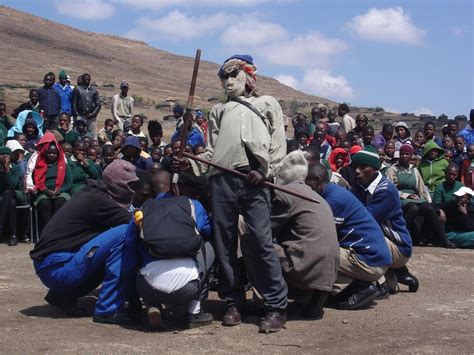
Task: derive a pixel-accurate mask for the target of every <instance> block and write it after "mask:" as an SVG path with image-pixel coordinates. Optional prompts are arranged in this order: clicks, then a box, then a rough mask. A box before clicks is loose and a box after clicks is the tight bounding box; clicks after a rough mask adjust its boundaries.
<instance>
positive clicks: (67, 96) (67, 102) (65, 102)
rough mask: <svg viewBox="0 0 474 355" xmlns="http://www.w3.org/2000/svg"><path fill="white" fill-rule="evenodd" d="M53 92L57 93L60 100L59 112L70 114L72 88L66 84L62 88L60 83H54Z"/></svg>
mask: <svg viewBox="0 0 474 355" xmlns="http://www.w3.org/2000/svg"><path fill="white" fill-rule="evenodd" d="M53 88H54V90H56V92H57V93H58V95H59V97H60V99H61V112H67V113H69V114H71V112H72V93H73V91H74V90H73V88H72V87H71V85H69V84H66V86H64V87H63V86H62V85H61V84H60V83H55V84H54V85H53Z"/></svg>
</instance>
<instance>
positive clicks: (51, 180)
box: [32, 132, 72, 231]
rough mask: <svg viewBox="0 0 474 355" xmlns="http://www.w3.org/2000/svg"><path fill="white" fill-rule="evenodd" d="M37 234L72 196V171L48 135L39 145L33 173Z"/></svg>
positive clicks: (48, 134)
mask: <svg viewBox="0 0 474 355" xmlns="http://www.w3.org/2000/svg"><path fill="white" fill-rule="evenodd" d="M32 179H33V183H34V191H35V193H36V196H35V198H34V204H35V206H36V209H37V211H38V224H39V227H40V231H42V230H43V229H44V227H45V226H46V224H47V223H48V222H49V221H50V220H51V218H52V217H53V216H54V214H55V213H56V212H57V211H58V210H59V209H60V208H61V207H62V206H63V205H64V204H65V203H66V201H67V200H69V198H70V197H71V195H70V194H69V193H70V191H71V187H72V172H71V168H70V167H69V165H68V164H66V160H65V159H64V153H63V150H62V148H61V146H60V145H59V143H58V141H57V140H56V138H55V137H54V135H53V134H52V133H50V132H47V133H45V135H44V136H43V137H42V138H41V140H40V141H39V142H38V155H37V158H36V163H35V167H34V170H33V173H32Z"/></svg>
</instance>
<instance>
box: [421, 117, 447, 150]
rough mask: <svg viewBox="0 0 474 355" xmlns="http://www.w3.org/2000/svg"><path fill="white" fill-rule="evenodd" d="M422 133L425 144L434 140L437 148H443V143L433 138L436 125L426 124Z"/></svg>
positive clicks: (432, 123)
mask: <svg viewBox="0 0 474 355" xmlns="http://www.w3.org/2000/svg"><path fill="white" fill-rule="evenodd" d="M424 131H425V139H426V141H427V142H428V141H430V140H434V142H435V143H436V144H437V145H438V146H439V147H442V146H443V142H442V141H441V139H439V138H438V137H436V136H435V134H436V125H435V124H434V122H426V123H425V127H424Z"/></svg>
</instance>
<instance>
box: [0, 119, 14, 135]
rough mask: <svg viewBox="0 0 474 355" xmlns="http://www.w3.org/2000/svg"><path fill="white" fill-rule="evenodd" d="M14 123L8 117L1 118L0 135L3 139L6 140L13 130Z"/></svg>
mask: <svg viewBox="0 0 474 355" xmlns="http://www.w3.org/2000/svg"><path fill="white" fill-rule="evenodd" d="M12 126H13V123H12V119H11V118H10V117H8V116H7V115H5V116H3V117H0V133H1V134H2V135H3V138H6V136H7V133H8V130H9V129H10V128H12Z"/></svg>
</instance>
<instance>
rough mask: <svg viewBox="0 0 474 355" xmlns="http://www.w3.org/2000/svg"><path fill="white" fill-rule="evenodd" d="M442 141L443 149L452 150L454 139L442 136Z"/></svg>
mask: <svg viewBox="0 0 474 355" xmlns="http://www.w3.org/2000/svg"><path fill="white" fill-rule="evenodd" d="M442 142H443V147H442V148H444V150H454V141H453V139H452V138H451V137H450V136H444V137H443V140H442Z"/></svg>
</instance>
